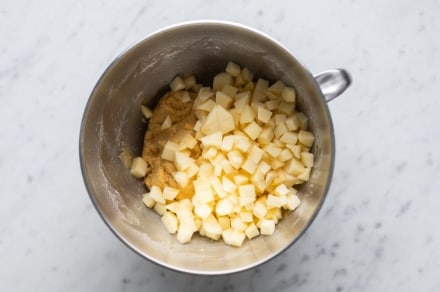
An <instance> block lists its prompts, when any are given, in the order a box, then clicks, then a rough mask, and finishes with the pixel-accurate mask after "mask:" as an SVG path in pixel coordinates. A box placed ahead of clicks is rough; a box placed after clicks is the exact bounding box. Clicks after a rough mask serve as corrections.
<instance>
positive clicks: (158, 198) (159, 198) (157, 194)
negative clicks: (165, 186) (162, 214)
mask: <svg viewBox="0 0 440 292" xmlns="http://www.w3.org/2000/svg"><path fill="white" fill-rule="evenodd" d="M148 195H149V196H150V198H152V199H153V200H154V201H155V202H156V203H160V204H165V199H164V197H163V195H162V190H161V189H160V188H159V187H158V186H156V185H153V186H151V189H150V192H149V193H148Z"/></svg>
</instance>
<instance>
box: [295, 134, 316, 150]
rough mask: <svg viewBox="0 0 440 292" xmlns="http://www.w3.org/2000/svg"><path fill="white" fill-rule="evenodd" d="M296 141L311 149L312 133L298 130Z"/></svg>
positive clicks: (313, 138)
mask: <svg viewBox="0 0 440 292" xmlns="http://www.w3.org/2000/svg"><path fill="white" fill-rule="evenodd" d="M298 140H299V142H301V144H304V145H306V146H307V147H311V146H312V145H313V141H314V140H315V137H314V136H313V133H312V132H309V131H305V130H300V131H299V133H298Z"/></svg>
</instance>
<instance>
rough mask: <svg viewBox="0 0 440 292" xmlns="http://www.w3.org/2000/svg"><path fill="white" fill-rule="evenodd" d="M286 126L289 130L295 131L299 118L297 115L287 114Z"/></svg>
mask: <svg viewBox="0 0 440 292" xmlns="http://www.w3.org/2000/svg"><path fill="white" fill-rule="evenodd" d="M285 124H286V128H287V130H289V131H296V130H298V128H299V120H298V117H297V116H289V117H288V118H287V119H286V121H285Z"/></svg>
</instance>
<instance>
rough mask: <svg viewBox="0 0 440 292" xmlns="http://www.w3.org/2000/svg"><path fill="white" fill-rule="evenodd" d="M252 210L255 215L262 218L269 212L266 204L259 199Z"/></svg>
mask: <svg viewBox="0 0 440 292" xmlns="http://www.w3.org/2000/svg"><path fill="white" fill-rule="evenodd" d="M252 212H253V214H254V215H255V217H257V218H260V219H261V218H264V216H266V212H267V207H266V204H263V203H262V202H259V201H257V202H255V204H254V208H253V210H252Z"/></svg>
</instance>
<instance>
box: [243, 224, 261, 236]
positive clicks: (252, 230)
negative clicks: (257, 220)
mask: <svg viewBox="0 0 440 292" xmlns="http://www.w3.org/2000/svg"><path fill="white" fill-rule="evenodd" d="M244 233H245V234H246V236H247V238H248V239H252V238H254V237H257V236H258V235H260V232H259V231H258V228H257V226H255V224H254V223H251V224H249V225H248V227H247V228H246V230H245V231H244Z"/></svg>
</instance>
